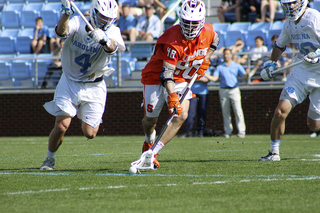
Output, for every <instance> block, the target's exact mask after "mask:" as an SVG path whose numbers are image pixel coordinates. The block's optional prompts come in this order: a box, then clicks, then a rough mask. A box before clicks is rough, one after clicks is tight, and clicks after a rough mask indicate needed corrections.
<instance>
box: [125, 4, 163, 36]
mask: <svg viewBox="0 0 320 213" xmlns="http://www.w3.org/2000/svg"><path fill="white" fill-rule="evenodd" d="M160 31H161V22H160V19H159V17H158V16H157V15H155V14H154V8H153V6H152V5H147V6H146V15H145V16H141V17H140V18H139V19H138V23H137V26H136V27H132V28H131V33H130V39H131V41H133V42H134V41H136V40H138V41H153V40H154V39H157V38H159V36H160Z"/></svg>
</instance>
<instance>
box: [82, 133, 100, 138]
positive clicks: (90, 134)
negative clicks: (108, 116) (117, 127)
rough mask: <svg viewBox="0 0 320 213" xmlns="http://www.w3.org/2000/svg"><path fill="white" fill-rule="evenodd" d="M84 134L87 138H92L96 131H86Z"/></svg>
mask: <svg viewBox="0 0 320 213" xmlns="http://www.w3.org/2000/svg"><path fill="white" fill-rule="evenodd" d="M84 136H86V138H88V139H93V138H95V137H96V136H97V133H93V132H91V133H88V132H86V133H84Z"/></svg>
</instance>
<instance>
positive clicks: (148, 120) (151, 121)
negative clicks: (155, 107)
mask: <svg viewBox="0 0 320 213" xmlns="http://www.w3.org/2000/svg"><path fill="white" fill-rule="evenodd" d="M156 123H157V118H149V117H147V116H144V118H143V119H142V124H143V126H146V127H149V128H151V127H153V126H154V125H155V124H156Z"/></svg>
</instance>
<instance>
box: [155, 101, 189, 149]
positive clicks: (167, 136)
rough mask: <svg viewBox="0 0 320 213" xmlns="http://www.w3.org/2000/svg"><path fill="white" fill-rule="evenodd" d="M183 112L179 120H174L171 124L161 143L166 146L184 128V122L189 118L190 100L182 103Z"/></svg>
mask: <svg viewBox="0 0 320 213" xmlns="http://www.w3.org/2000/svg"><path fill="white" fill-rule="evenodd" d="M181 107H182V108H183V109H182V112H181V114H180V115H179V116H178V117H177V118H173V119H172V122H171V123H170V124H169V126H168V128H167V129H166V131H165V132H164V134H163V135H162V137H161V138H160V141H161V142H162V143H163V144H164V145H166V144H167V143H168V142H169V141H170V140H171V139H172V138H173V137H174V136H175V135H176V134H177V132H178V131H179V129H180V127H181V126H182V124H183V122H184V121H185V120H186V119H187V117H188V111H189V100H187V99H185V100H184V101H183V102H182V103H181Z"/></svg>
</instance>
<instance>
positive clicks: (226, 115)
mask: <svg viewBox="0 0 320 213" xmlns="http://www.w3.org/2000/svg"><path fill="white" fill-rule="evenodd" d="M219 97H220V105H221V111H222V117H223V128H224V133H225V137H226V138H229V137H231V134H232V131H233V126H232V123H231V104H230V98H229V89H223V88H220V89H219Z"/></svg>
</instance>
